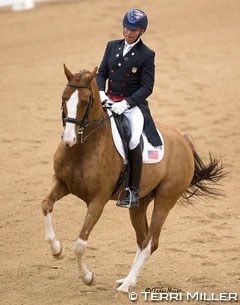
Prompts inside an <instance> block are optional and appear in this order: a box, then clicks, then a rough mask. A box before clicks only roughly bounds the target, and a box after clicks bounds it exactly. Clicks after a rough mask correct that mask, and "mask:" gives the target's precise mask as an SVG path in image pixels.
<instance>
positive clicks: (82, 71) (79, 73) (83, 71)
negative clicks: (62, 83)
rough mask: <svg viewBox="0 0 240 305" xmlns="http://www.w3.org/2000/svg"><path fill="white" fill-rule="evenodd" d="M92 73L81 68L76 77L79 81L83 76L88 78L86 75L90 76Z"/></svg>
mask: <svg viewBox="0 0 240 305" xmlns="http://www.w3.org/2000/svg"><path fill="white" fill-rule="evenodd" d="M90 74H91V72H90V71H88V70H85V69H84V70H80V71H79V72H78V73H76V74H75V75H74V76H75V79H76V80H77V81H79V80H80V79H81V78H86V77H88V76H89V75H90Z"/></svg>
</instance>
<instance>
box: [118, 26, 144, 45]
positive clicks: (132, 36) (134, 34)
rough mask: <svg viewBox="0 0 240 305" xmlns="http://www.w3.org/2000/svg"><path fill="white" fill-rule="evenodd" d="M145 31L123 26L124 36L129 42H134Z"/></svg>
mask: <svg viewBox="0 0 240 305" xmlns="http://www.w3.org/2000/svg"><path fill="white" fill-rule="evenodd" d="M143 33H144V30H136V31H133V30H130V29H128V28H126V27H123V36H124V38H125V40H126V41H127V43H129V44H132V43H134V42H135V41H136V40H137V39H138V37H139V36H141V35H142V34H143Z"/></svg>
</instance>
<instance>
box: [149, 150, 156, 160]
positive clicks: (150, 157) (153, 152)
mask: <svg viewBox="0 0 240 305" xmlns="http://www.w3.org/2000/svg"><path fill="white" fill-rule="evenodd" d="M148 159H152V160H157V159H158V150H148Z"/></svg>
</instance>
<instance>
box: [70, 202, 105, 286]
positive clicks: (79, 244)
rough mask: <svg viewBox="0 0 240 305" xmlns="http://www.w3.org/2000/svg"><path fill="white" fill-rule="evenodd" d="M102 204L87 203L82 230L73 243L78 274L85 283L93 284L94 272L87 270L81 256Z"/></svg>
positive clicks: (100, 212)
mask: <svg viewBox="0 0 240 305" xmlns="http://www.w3.org/2000/svg"><path fill="white" fill-rule="evenodd" d="M104 205H105V204H100V203H99V202H91V203H90V204H89V206H88V210H87V214H86V216H85V220H84V223H83V227H82V230H81V232H80V234H79V236H78V239H77V240H76V242H75V244H74V252H75V254H76V257H77V263H78V276H79V278H80V279H81V280H82V281H83V283H84V284H86V285H90V284H93V280H94V273H93V272H90V271H89V270H88V268H87V266H86V265H85V263H84V261H83V257H84V253H85V250H86V247H87V240H88V237H89V235H90V233H91V231H92V229H93V227H94V225H95V224H96V223H97V221H98V219H99V218H100V216H101V214H102V211H103V207H104Z"/></svg>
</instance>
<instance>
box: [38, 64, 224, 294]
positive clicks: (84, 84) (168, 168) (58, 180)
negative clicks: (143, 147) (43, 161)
mask: <svg viewBox="0 0 240 305" xmlns="http://www.w3.org/2000/svg"><path fill="white" fill-rule="evenodd" d="M64 72H65V75H66V77H67V80H68V83H67V85H66V87H65V89H64V91H63V95H62V107H63V113H64V116H65V120H64V121H65V126H64V132H63V135H62V141H61V142H60V144H59V146H58V148H57V151H56V153H55V155H54V178H53V185H52V188H51V190H50V192H49V193H48V195H47V196H46V197H45V199H44V200H43V201H42V210H43V214H44V219H45V229H46V240H47V242H48V243H49V245H50V248H51V252H52V255H53V256H54V257H55V258H57V259H59V258H62V246H61V243H60V241H58V240H57V239H56V237H55V233H54V229H53V224H52V212H53V205H54V202H56V201H57V200H59V199H61V198H62V197H64V196H66V195H68V194H74V195H76V196H77V197H79V198H81V199H82V200H83V201H85V203H86V205H87V213H86V217H85V220H84V223H83V226H82V228H81V231H80V234H79V235H78V238H77V240H76V242H75V244H74V252H75V254H76V257H77V262H78V273H79V277H80V278H81V279H82V281H83V282H84V283H85V284H91V283H92V282H93V279H94V274H93V273H92V272H90V271H89V270H88V268H87V266H86V265H85V263H84V253H85V251H86V246H87V240H88V238H89V235H90V233H91V231H92V229H93V227H94V225H95V224H96V223H97V221H98V220H99V218H100V216H101V214H102V212H103V208H104V206H105V204H106V203H107V202H108V201H109V200H117V198H118V195H119V192H120V191H122V190H123V187H124V186H122V187H120V189H119V190H118V191H117V192H115V193H114V194H113V190H114V187H115V185H116V182H117V180H118V177H119V175H120V173H121V172H122V171H123V169H124V167H125V166H126V165H124V163H123V160H122V157H121V156H120V154H119V153H118V152H117V150H116V148H115V145H114V142H113V138H112V132H111V126H110V122H109V116H108V114H107V113H106V111H104V109H103V107H102V104H101V101H100V96H99V90H98V87H97V84H96V81H95V76H96V73H97V68H95V69H94V70H93V72H89V71H86V70H83V71H80V72H79V73H76V74H72V73H71V72H70V70H69V69H68V68H67V67H66V66H65V65H64ZM157 127H158V129H159V130H161V133H162V135H163V139H164V144H165V154H164V158H163V160H162V161H161V162H159V163H156V164H144V165H143V169H142V178H141V188H140V189H141V192H140V198H141V199H140V204H139V207H137V208H130V209H129V213H130V219H131V222H132V225H133V227H134V229H135V233H136V240H137V251H136V256H135V259H134V262H133V265H132V267H131V270H130V272H129V274H128V275H127V276H126V278H123V279H120V280H118V281H117V282H116V283H117V286H118V288H117V290H118V291H121V292H128V291H129V288H130V287H133V286H134V285H135V284H136V280H137V276H138V275H139V272H140V271H141V269H142V267H143V265H144V263H145V262H146V261H147V260H148V258H149V257H150V255H151V254H152V253H153V252H154V251H155V250H156V249H157V247H158V241H159V236H160V232H161V229H162V226H163V224H164V222H165V220H166V218H167V216H168V213H169V211H170V210H171V209H172V208H173V207H174V205H175V204H176V202H177V201H178V199H180V198H181V197H184V198H188V197H189V196H193V195H204V194H205V195H216V194H217V193H216V191H215V188H210V187H209V186H208V185H206V184H205V182H204V181H209V182H212V183H213V184H216V183H217V182H218V181H219V180H220V179H221V178H222V177H223V176H224V175H225V174H224V172H223V166H222V164H221V163H220V162H219V160H217V159H215V158H214V157H212V156H211V155H210V161H209V163H208V164H207V165H206V164H204V163H203V162H202V160H201V159H200V158H199V156H198V154H197V153H196V151H195V149H194V146H193V144H192V142H191V140H190V138H189V137H188V136H183V135H182V134H180V133H179V132H178V131H177V130H176V129H174V128H173V127H171V126H167V125H164V124H159V125H157ZM152 200H154V205H153V211H152V216H151V222H150V225H148V221H147V217H146V211H147V207H148V205H149V203H150V202H151V201H152Z"/></svg>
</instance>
